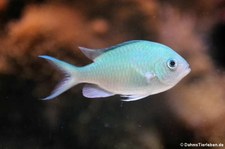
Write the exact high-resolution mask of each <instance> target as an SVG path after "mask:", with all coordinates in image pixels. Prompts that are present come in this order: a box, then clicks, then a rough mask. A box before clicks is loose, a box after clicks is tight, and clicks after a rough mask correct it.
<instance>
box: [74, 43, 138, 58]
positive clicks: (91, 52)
mask: <svg viewBox="0 0 225 149" xmlns="http://www.w3.org/2000/svg"><path fill="white" fill-rule="evenodd" d="M139 41H141V40H131V41H126V42H123V43H120V44H117V45H115V46H111V47H109V48H103V49H89V48H85V47H78V48H79V49H80V50H81V52H82V53H83V54H84V55H85V56H87V57H88V58H89V59H91V60H94V59H95V58H97V57H98V56H99V55H101V54H102V53H105V52H107V51H110V50H113V49H115V48H118V47H122V46H125V45H128V44H132V43H135V42H139Z"/></svg>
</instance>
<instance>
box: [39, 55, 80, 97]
mask: <svg viewBox="0 0 225 149" xmlns="http://www.w3.org/2000/svg"><path fill="white" fill-rule="evenodd" d="M39 57H40V58H43V59H46V60H47V61H49V62H50V63H51V64H53V66H55V67H56V68H58V69H59V70H61V71H62V72H63V73H64V75H65V76H64V78H63V80H62V81H61V82H60V83H59V84H58V85H57V86H56V88H55V89H54V90H53V91H52V93H51V95H49V96H48V97H46V98H44V99H43V100H50V99H53V98H55V97H57V96H58V95H60V94H62V93H63V92H65V91H66V90H68V89H70V88H71V87H73V86H74V85H76V84H78V83H79V82H78V80H77V78H76V73H77V69H76V66H73V65H71V64H68V63H66V62H63V61H60V60H58V59H56V58H53V57H51V56H47V55H40V56H39Z"/></svg>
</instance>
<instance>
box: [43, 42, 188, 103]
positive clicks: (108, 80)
mask: <svg viewBox="0 0 225 149" xmlns="http://www.w3.org/2000/svg"><path fill="white" fill-rule="evenodd" d="M79 48H80V50H81V51H82V52H83V53H84V54H85V55H86V56H87V57H88V58H90V59H92V60H93V63H91V64H89V65H86V66H84V67H76V66H74V65H71V64H68V63H66V62H63V61H60V60H58V59H55V58H53V57H50V56H45V55H42V56H39V57H41V58H44V59H46V60H48V61H49V62H51V63H52V64H54V66H56V67H57V68H58V69H60V70H61V71H63V72H64V73H65V78H64V79H63V81H61V83H59V85H58V86H57V87H56V89H55V90H54V91H53V92H52V94H51V95H50V96H48V97H46V98H44V99H45V100H49V99H52V98H55V97H56V96H58V95H60V94H62V93H63V92H65V91H66V90H68V89H70V88H71V87H73V86H74V85H77V84H79V83H88V84H86V85H85V86H84V88H83V91H82V92H83V95H84V96H85V97H87V98H102V97H109V96H113V95H120V96H121V98H122V100H124V101H134V100H138V99H142V98H144V97H147V96H149V95H152V94H157V93H160V92H163V91H166V90H168V89H170V88H171V87H173V86H174V85H176V84H177V83H178V82H179V81H180V80H181V79H182V78H183V77H185V76H186V75H187V74H188V73H189V72H190V71H191V69H190V68H189V64H188V63H187V61H186V60H185V59H184V58H182V57H181V56H180V55H179V54H177V53H176V52H175V51H174V50H172V49H171V48H169V47H167V46H165V45H163V44H160V43H156V42H150V41H144V40H133V41H128V42H124V43H121V44H118V45H115V46H112V47H109V48H105V49H88V48H84V47H79Z"/></svg>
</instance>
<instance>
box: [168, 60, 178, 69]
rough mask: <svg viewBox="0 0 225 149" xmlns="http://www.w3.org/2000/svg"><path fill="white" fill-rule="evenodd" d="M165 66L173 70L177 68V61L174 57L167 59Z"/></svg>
mask: <svg viewBox="0 0 225 149" xmlns="http://www.w3.org/2000/svg"><path fill="white" fill-rule="evenodd" d="M167 66H168V67H169V69H171V70H175V69H176V68H177V62H176V60H174V59H169V60H168V61H167Z"/></svg>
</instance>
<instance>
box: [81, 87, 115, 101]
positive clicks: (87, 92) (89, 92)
mask: <svg viewBox="0 0 225 149" xmlns="http://www.w3.org/2000/svg"><path fill="white" fill-rule="evenodd" d="M82 92H83V95H84V96H85V97H87V98H103V97H109V96H113V95H114V94H113V93H110V92H108V91H106V90H104V89H102V88H100V87H99V86H97V85H93V84H86V85H85V86H84V88H83V91H82Z"/></svg>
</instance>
